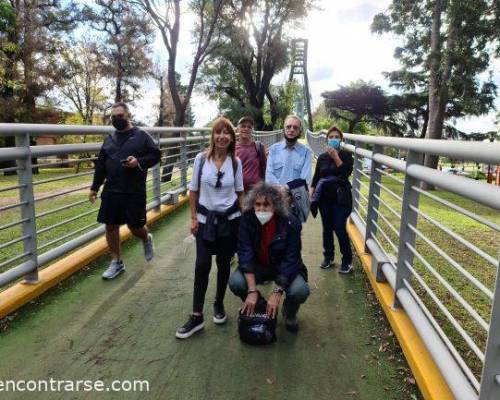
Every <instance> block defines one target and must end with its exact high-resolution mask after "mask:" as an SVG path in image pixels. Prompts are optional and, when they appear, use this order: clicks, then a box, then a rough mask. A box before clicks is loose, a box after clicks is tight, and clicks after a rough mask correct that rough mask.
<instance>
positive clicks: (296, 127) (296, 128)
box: [285, 125, 300, 131]
mask: <svg viewBox="0 0 500 400" xmlns="http://www.w3.org/2000/svg"><path fill="white" fill-rule="evenodd" d="M285 129H287V130H289V131H291V130H292V129H293V130H294V131H299V130H300V126H299V125H287V126H285Z"/></svg>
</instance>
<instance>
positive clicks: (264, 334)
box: [238, 293, 277, 345]
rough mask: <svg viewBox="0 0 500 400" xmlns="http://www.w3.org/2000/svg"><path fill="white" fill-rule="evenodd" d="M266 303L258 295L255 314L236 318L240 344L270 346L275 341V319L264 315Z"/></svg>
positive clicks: (240, 314)
mask: <svg viewBox="0 0 500 400" xmlns="http://www.w3.org/2000/svg"><path fill="white" fill-rule="evenodd" d="M266 308H267V301H266V300H265V299H264V298H263V297H262V296H261V295H260V293H259V299H258V300H257V304H256V307H255V312H254V313H253V314H251V315H245V314H242V313H241V312H240V313H239V316H238V333H239V335H240V340H241V341H242V342H245V343H248V344H252V345H262V344H271V343H274V342H275V341H276V322H277V318H270V317H268V316H267V315H266Z"/></svg>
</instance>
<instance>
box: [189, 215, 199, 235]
mask: <svg viewBox="0 0 500 400" xmlns="http://www.w3.org/2000/svg"><path fill="white" fill-rule="evenodd" d="M198 227H199V224H198V220H197V219H196V218H194V219H191V233H192V234H193V235H194V236H196V234H197V233H198Z"/></svg>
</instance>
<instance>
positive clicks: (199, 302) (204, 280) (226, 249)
mask: <svg viewBox="0 0 500 400" xmlns="http://www.w3.org/2000/svg"><path fill="white" fill-rule="evenodd" d="M239 223H240V218H239V217H238V218H235V219H233V220H231V221H230V224H231V235H230V236H228V237H224V238H217V239H216V240H215V242H208V241H207V240H204V239H202V236H203V229H204V228H205V225H204V224H199V227H198V234H197V235H196V263H195V269H194V294H193V312H195V313H203V304H204V303H205V294H206V292H207V287H208V276H209V275H210V269H211V268H212V255H215V263H216V264H217V289H216V294H215V302H216V303H220V304H222V303H223V301H224V295H225V294H226V288H227V282H228V280H229V274H230V272H231V259H232V258H233V256H234V253H236V246H237V243H238V228H239Z"/></svg>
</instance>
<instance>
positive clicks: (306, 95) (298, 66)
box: [288, 39, 313, 131]
mask: <svg viewBox="0 0 500 400" xmlns="http://www.w3.org/2000/svg"><path fill="white" fill-rule="evenodd" d="M295 75H302V77H303V81H304V83H303V85H302V88H303V91H302V96H298V97H297V99H296V100H295V109H296V112H297V115H299V116H300V117H301V118H303V117H304V114H305V112H307V123H308V126H309V130H311V131H312V130H313V120H312V112H311V94H310V92H309V78H308V77H307V39H293V40H292V66H291V68H290V76H289V78H288V81H289V82H291V81H292V80H293V78H294V77H295ZM304 102H305V104H304ZM304 111H305V112H304Z"/></svg>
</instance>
